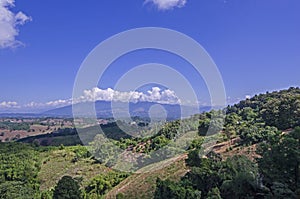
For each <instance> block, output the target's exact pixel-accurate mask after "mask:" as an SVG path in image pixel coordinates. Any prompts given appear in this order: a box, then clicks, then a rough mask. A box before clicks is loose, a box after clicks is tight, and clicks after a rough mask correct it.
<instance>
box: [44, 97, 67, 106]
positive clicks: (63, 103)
mask: <svg viewBox="0 0 300 199" xmlns="http://www.w3.org/2000/svg"><path fill="white" fill-rule="evenodd" d="M70 104H72V100H71V99H67V100H62V99H60V100H55V101H50V102H47V103H46V104H45V105H46V106H53V107H58V106H66V105H70Z"/></svg>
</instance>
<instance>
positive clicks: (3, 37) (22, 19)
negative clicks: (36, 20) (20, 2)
mask: <svg viewBox="0 0 300 199" xmlns="http://www.w3.org/2000/svg"><path fill="white" fill-rule="evenodd" d="M14 2H15V1H14V0H0V48H10V47H16V46H18V45H20V44H22V43H21V42H20V41H17V40H16V36H18V35H19V29H18V26H20V25H24V24H25V23H26V22H28V21H31V17H28V16H27V15H25V14H24V13H23V12H21V11H20V12H18V13H13V12H12V11H10V8H12V7H14V6H15V5H14Z"/></svg>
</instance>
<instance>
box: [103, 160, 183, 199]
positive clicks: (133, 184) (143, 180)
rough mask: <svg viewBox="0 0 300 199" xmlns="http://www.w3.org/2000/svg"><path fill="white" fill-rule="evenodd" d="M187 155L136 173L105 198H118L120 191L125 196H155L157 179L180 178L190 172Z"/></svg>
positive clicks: (175, 179) (133, 197)
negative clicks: (151, 169) (163, 165)
mask: <svg viewBox="0 0 300 199" xmlns="http://www.w3.org/2000/svg"><path fill="white" fill-rule="evenodd" d="M186 157H187V156H186V155H182V156H179V157H177V158H174V159H172V161H171V162H168V166H166V167H162V168H160V169H158V170H154V171H151V172H145V173H136V174H133V175H131V176H129V177H128V178H127V179H125V180H124V181H123V182H121V183H120V184H119V185H117V186H116V187H114V188H113V189H112V190H111V191H110V192H108V194H106V196H105V198H116V195H117V194H118V193H122V194H123V195H124V197H125V198H131V199H135V198H144V199H147V198H153V196H154V192H155V189H156V179H157V178H158V177H159V178H161V179H170V180H174V181H178V180H180V178H181V177H182V176H184V175H185V174H186V173H187V172H188V168H187V167H186V165H185V159H186Z"/></svg>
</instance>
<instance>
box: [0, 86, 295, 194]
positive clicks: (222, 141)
mask: <svg viewBox="0 0 300 199" xmlns="http://www.w3.org/2000/svg"><path fill="white" fill-rule="evenodd" d="M225 111H226V117H225V118H224V121H225V123H224V125H223V126H222V119H223V117H222V114H221V113H223V112H225ZM218 115H219V116H218ZM299 126H300V89H299V88H290V89H288V90H282V91H277V92H272V93H266V94H260V95H256V96H254V97H252V98H251V99H246V100H243V101H241V102H239V103H238V104H235V105H232V106H228V107H227V108H226V110H214V111H210V112H207V113H202V114H199V115H194V116H193V117H191V118H188V119H184V120H175V121H170V122H168V123H167V124H165V125H164V126H163V128H161V129H160V130H159V131H158V132H155V129H151V128H148V129H147V131H149V132H145V130H144V131H143V132H144V133H146V134H147V133H148V134H149V135H151V136H148V137H144V138H132V137H131V136H126V135H127V134H125V133H124V132H120V133H124V134H121V135H122V136H120V135H119V134H118V133H119V129H116V125H111V126H106V128H107V129H106V134H107V135H108V136H107V137H109V139H111V140H112V142H113V143H114V144H115V145H116V146H118V147H119V148H120V149H122V150H125V151H130V152H132V153H133V154H135V155H140V156H142V157H148V158H149V159H147V158H145V159H144V160H143V165H144V166H146V167H152V168H157V169H152V170H151V169H150V172H142V173H139V174H138V173H134V174H133V173H125V172H120V171H117V170H114V169H112V167H113V166H115V165H116V164H118V163H119V162H120V161H119V160H118V159H115V157H113V156H108V157H107V158H106V159H101V160H98V159H97V158H95V154H92V153H91V151H98V152H101V150H103V149H104V148H105V147H107V146H105V144H104V143H101V142H97V139H98V138H99V135H97V133H96V132H95V131H94V130H93V127H89V128H87V130H89V129H90V132H91V134H93V137H96V138H97V139H96V140H95V141H94V142H92V143H91V144H90V145H89V146H87V147H85V146H81V145H77V144H80V143H78V140H79V137H78V135H76V133H75V132H74V131H73V130H65V132H64V133H62V134H49V135H41V136H35V137H29V138H26V139H23V140H21V141H22V142H25V143H22V142H10V143H0V198H61V197H60V195H63V197H64V198H68V196H67V195H68V194H69V196H71V195H72V194H73V196H74V194H75V195H76V197H77V196H78V198H299V196H300V164H299V163H300V150H299V149H300V128H299ZM209 127H211V128H212V129H213V131H215V132H214V133H213V135H206V134H207V130H208V128H209ZM131 130H132V129H131V128H128V131H131ZM135 130H136V129H135ZM67 131H68V132H67ZM190 134H191V135H193V136H194V137H193V140H191V139H190V137H189V138H188V139H187V138H186V135H190ZM206 138H208V139H216V141H217V142H216V144H214V146H212V148H210V149H211V150H210V152H209V153H203V152H204V151H205V150H207V149H206V148H203V145H202V144H203V142H204V141H205V140H207V139H206ZM43 140H46V141H44V142H43ZM98 140H99V139H98ZM79 141H80V140H79ZM100 141H101V139H100ZM174 143H175V144H174ZM179 143H180V144H179ZM176 144H179V145H182V146H185V148H186V150H185V151H183V152H181V153H180V154H179V155H177V156H174V157H173V158H171V159H169V160H167V161H166V160H164V159H163V158H161V159H159V157H160V156H161V157H169V156H164V155H165V154H161V153H156V152H157V151H159V149H162V148H165V147H167V148H172V147H175V146H177V145H176ZM43 145H48V146H43ZM51 145H52V146H51ZM66 145H69V146H66ZM102 146H103V147H102ZM102 152H103V151H102ZM199 154H201V155H199ZM108 155H109V154H108ZM155 156H156V158H158V159H159V160H161V163H155V164H151V161H150V160H151V158H153V157H155ZM148 160H149V161H148ZM161 164H164V165H165V166H164V167H160V165H161ZM139 171H142V170H139ZM64 176H65V177H64ZM66 176H67V177H66ZM68 176H69V177H68ZM78 193H80V194H78Z"/></svg>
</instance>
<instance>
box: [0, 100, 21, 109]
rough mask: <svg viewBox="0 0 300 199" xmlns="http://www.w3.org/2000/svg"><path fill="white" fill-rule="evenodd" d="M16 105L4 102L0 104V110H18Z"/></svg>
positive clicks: (15, 103)
mask: <svg viewBox="0 0 300 199" xmlns="http://www.w3.org/2000/svg"><path fill="white" fill-rule="evenodd" d="M18 107H19V106H18V103H17V102H11V101H8V102H6V101H4V102H0V108H18Z"/></svg>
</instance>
